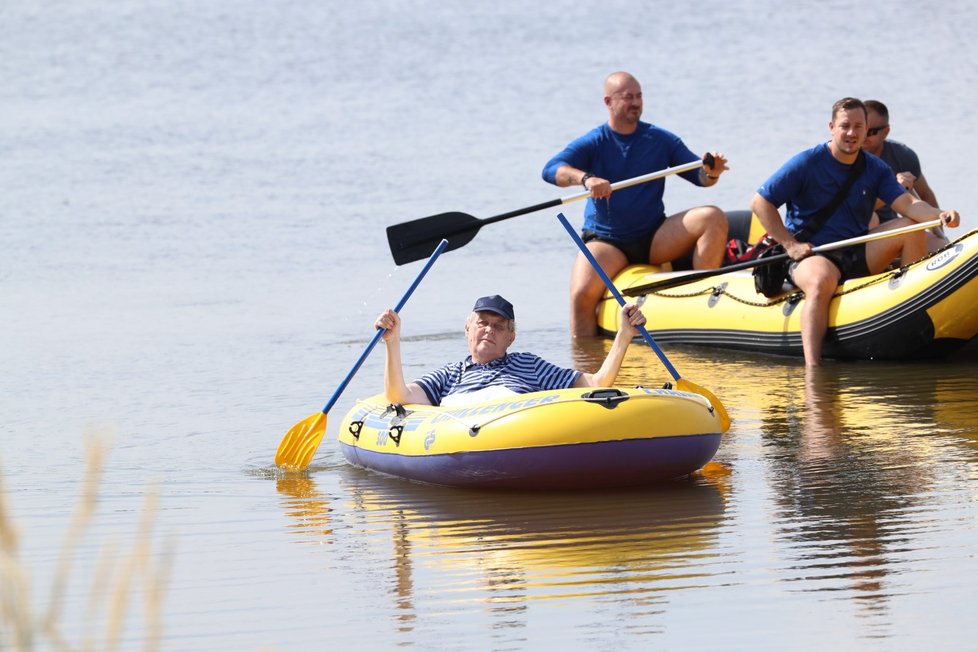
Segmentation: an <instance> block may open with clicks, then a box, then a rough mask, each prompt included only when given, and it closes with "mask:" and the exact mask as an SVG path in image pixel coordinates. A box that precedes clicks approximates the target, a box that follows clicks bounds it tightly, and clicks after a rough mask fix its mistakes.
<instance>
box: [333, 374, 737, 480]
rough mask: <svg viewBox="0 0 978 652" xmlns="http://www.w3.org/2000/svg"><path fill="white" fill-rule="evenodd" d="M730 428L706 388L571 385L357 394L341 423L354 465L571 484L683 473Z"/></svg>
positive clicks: (421, 474) (404, 473) (408, 473)
mask: <svg viewBox="0 0 978 652" xmlns="http://www.w3.org/2000/svg"><path fill="white" fill-rule="evenodd" d="M721 432H722V428H721V425H720V420H719V418H718V417H717V415H716V413H715V411H714V409H713V407H712V406H711V405H710V403H709V401H707V400H706V399H705V398H704V397H703V396H700V395H699V394H691V393H687V392H679V391H674V390H671V389H648V388H645V387H637V388H631V389H625V388H609V389H564V390H556V391H546V392H532V393H529V394H515V395H512V396H506V397H502V398H496V399H492V400H488V401H485V402H483V403H478V404H475V405H469V406H460V407H432V406H426V405H424V406H423V405H389V404H388V402H387V401H386V400H385V399H384V397H383V395H378V396H374V397H372V398H368V399H366V400H360V401H357V403H356V404H355V405H354V406H353V408H352V409H351V410H350V411H349V412H348V413H347V414H346V416H345V417H344V419H343V421H342V423H341V424H340V427H339V443H340V449H341V450H342V452H343V455H344V457H346V459H347V460H348V461H349V462H350V463H351V464H353V465H355V466H360V467H364V468H368V469H373V470H375V471H380V472H382V473H387V474H390V475H395V476H400V477H403V478H408V479H411V480H418V481H422V482H428V483H433V484H440V485H449V486H471V487H505V488H514V489H561V488H563V489H568V488H598V487H625V486H638V485H644V484H650V483H654V482H661V481H665V480H671V479H674V478H679V477H682V476H685V475H688V474H690V473H692V472H693V471H695V470H697V469H699V468H700V467H702V466H703V465H704V464H706V463H707V462H708V461H710V459H711V458H712V457H713V455H714V454H715V453H716V451H717V449H718V448H719V446H720V434H721Z"/></svg>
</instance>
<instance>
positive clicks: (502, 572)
mask: <svg viewBox="0 0 978 652" xmlns="http://www.w3.org/2000/svg"><path fill="white" fill-rule="evenodd" d="M278 486H279V491H280V492H282V493H283V494H286V495H288V496H289V498H290V500H289V501H287V502H286V503H284V504H283V507H284V510H285V512H286V514H287V515H288V516H289V518H290V525H289V527H290V530H292V531H293V532H301V533H302V534H303V536H301V537H298V538H296V539H295V540H296V541H298V542H313V543H315V542H318V541H319V540H320V539H324V540H329V539H330V536H329V535H330V534H331V532H332V529H331V528H330V527H328V522H329V515H330V513H331V512H332V509H331V507H330V502H333V503H335V504H338V503H342V504H343V505H342V507H337V508H336V511H337V512H340V513H341V514H340V516H339V518H341V519H344V520H346V521H349V523H347V527H352V531H348V532H347V536H349V537H353V538H354V539H358V540H360V541H361V542H363V541H365V540H367V539H371V538H375V537H376V536H377V531H378V529H383V530H385V534H384V535H383V536H385V537H386V538H387V539H388V540H389V541H390V542H391V545H390V549H391V550H392V551H393V564H392V566H391V567H390V568H391V571H390V576H389V577H388V578H387V582H386V583H387V584H388V585H389V586H390V587H391V594H392V597H393V600H394V602H395V607H396V609H398V610H399V611H401V612H403V613H402V616H401V618H402V621H403V622H408V621H409V620H411V619H412V618H413V615H412V614H413V611H414V609H415V607H414V604H415V602H416V599H417V596H415V592H416V591H418V592H421V593H424V594H431V593H434V594H436V595H437V596H438V601H439V602H440V603H443V604H442V608H444V609H449V610H453V611H454V610H461V611H467V610H471V609H476V610H482V609H485V608H486V607H485V606H484V605H486V604H488V605H490V607H488V609H489V610H490V611H491V612H493V613H496V614H504V615H505V617H504V620H505V619H507V618H516V619H519V614H520V613H522V612H523V611H524V610H525V609H526V606H527V603H529V602H531V601H540V600H543V601H548V600H559V601H565V600H586V599H597V600H600V601H607V600H611V601H613V602H627V603H628V605H631V606H630V607H629V609H634V608H639V605H644V606H643V607H641V608H643V609H645V608H647V607H648V606H649V605H661V604H662V603H665V602H667V601H668V595H669V593H670V592H672V591H681V590H687V589H691V588H697V587H704V586H708V585H711V584H713V583H714V582H715V580H713V579H711V578H712V576H714V575H715V574H716V573H717V570H716V568H715V565H716V563H715V560H714V559H713V558H714V557H716V555H717V552H716V551H715V550H713V549H712V548H713V547H714V546H715V544H716V538H717V533H718V529H719V528H720V526H721V525H722V523H723V520H724V504H725V498H724V495H725V494H726V493H727V492H728V490H729V489H728V487H727V486H726V485H725V484H723V481H719V480H707V479H704V478H702V477H700V478H697V479H693V480H689V481H684V482H679V483H674V484H669V485H666V486H663V487H658V488H655V489H652V490H634V491H614V492H589V493H583V492H582V493H574V492H571V493H564V492H562V493H539V492H533V493H524V492H493V491H465V490H459V489H452V488H443V487H435V486H428V485H421V484H416V483H411V482H406V481H401V480H398V479H394V478H387V477H385V476H381V475H379V474H374V473H370V472H364V471H360V470H356V469H349V472H348V473H345V474H343V482H342V483H341V486H342V489H343V496H342V497H341V498H337V499H335V500H333V501H327V499H326V498H325V496H323V495H322V493H321V492H319V491H317V490H316V489H315V484H314V482H313V480H311V479H308V478H303V479H301V480H297V481H295V482H294V483H293V482H291V481H287V480H280V481H279V485H278ZM351 524H352V526H351ZM312 533H315V535H316V536H313V537H310V536H308V535H310V534H312ZM364 545H370V546H374V545H376V541H373V542H372V543H370V544H364ZM418 568H422V569H423V572H422V577H425V578H428V579H427V581H426V583H425V585H424V586H423V587H421V588H418V580H417V579H416V578H415V574H416V569H418ZM432 573H434V574H435V575H434V578H432V577H431V574H432ZM428 599H430V597H429V598H428ZM480 605H483V606H480Z"/></svg>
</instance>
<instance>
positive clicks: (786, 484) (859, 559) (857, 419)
mask: <svg viewBox="0 0 978 652" xmlns="http://www.w3.org/2000/svg"><path fill="white" fill-rule="evenodd" d="M900 369H901V368H900V367H889V368H886V367H873V366H870V365H854V366H851V367H849V366H847V367H840V366H834V365H829V366H825V367H819V368H816V369H811V370H806V371H802V372H800V375H802V376H803V378H797V379H796V380H802V381H803V383H804V393H803V394H802V395H801V396H800V397H799V400H789V401H787V402H784V403H782V402H780V401H777V402H772V403H770V404H769V406H768V408H767V410H766V411H765V414H764V417H763V422H764V428H763V433H764V434H763V437H764V440H765V444H766V446H767V448H768V452H767V457H768V459H769V460H770V464H771V474H770V480H771V483H772V485H773V487H774V495H775V496H776V501H777V511H778V513H777V515H776V517H777V524H778V532H779V535H780V537H782V538H783V539H784V540H785V545H786V546H787V551H788V554H789V557H790V560H789V562H788V566H787V568H784V569H783V570H782V573H783V575H784V580H785V581H787V582H791V583H795V584H796V585H797V586H796V587H795V588H794V589H792V590H796V591H806V592H839V591H846V592H847V593H846V594H847V595H849V596H851V598H852V599H853V600H854V601H855V602H856V604H857V605H858V607H859V611H860V612H862V613H863V615H867V616H869V615H872V616H874V617H875V618H876V619H877V620H876V621H875V622H876V624H878V625H880V626H883V625H887V626H888V625H889V624H890V616H889V614H888V613H887V612H888V610H889V604H890V602H891V600H892V598H893V596H894V595H897V594H899V593H901V592H902V591H905V590H906V589H907V587H906V586H905V585H904V580H901V579H900V575H901V573H904V572H907V571H909V570H911V569H912V568H913V565H914V563H915V562H916V561H917V560H918V558H917V555H918V554H920V553H919V547H920V544H919V543H918V542H915V540H916V539H917V538H918V535H919V534H921V533H922V532H923V531H925V529H927V528H933V527H935V526H934V525H933V523H928V521H929V520H930V518H931V517H930V516H928V515H927V512H928V510H933V509H935V508H934V506H933V504H932V503H930V495H931V494H932V493H933V492H935V491H940V489H939V487H937V486H936V485H938V484H943V482H944V480H943V479H941V478H940V476H942V475H944V474H945V468H944V466H943V464H942V463H941V457H942V455H941V447H942V446H944V445H946V444H947V443H948V442H947V441H942V440H941V439H939V438H938V437H937V435H938V433H939V432H940V431H941V430H944V428H943V427H941V425H940V424H941V420H940V418H939V417H938V414H937V410H936V409H935V408H936V407H937V406H939V405H941V403H958V404H961V405H963V404H964V403H968V404H969V405H971V404H973V401H972V400H971V399H969V400H967V401H965V394H963V393H962V392H969V393H968V394H967V396H970V397H973V396H975V393H974V392H975V389H976V387H975V379H974V377H973V376H972V377H971V378H970V381H969V379H968V374H965V375H964V376H963V377H959V378H957V379H956V380H954V381H953V382H950V383H949V382H948V381H947V379H942V377H941V374H928V373H926V372H927V369H926V368H923V367H911V366H906V367H903V368H902V369H903V370H905V371H906V376H902V375H901V374H899V373H897V374H893V373H887V374H886V378H887V379H888V380H889V381H890V382H889V384H888V387H887V388H885V389H883V390H882V391H881V390H880V383H879V375H880V373H879V372H881V371H890V372H892V371H895V370H900ZM922 372H923V373H922ZM950 387H953V388H954V390H953V391H949V388H950ZM938 394H941V395H942V397H941V399H939V398H938ZM970 413H971V414H972V415H973V414H974V408H973V406H972V407H970ZM958 414H960V412H958ZM974 431H975V428H974V423H973V424H972V426H971V429H970V436H971V437H973V436H974ZM930 534H933V532H930ZM915 549H918V552H917V554H914V553H913V551H914V550H915Z"/></svg>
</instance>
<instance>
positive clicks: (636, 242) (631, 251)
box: [581, 229, 655, 265]
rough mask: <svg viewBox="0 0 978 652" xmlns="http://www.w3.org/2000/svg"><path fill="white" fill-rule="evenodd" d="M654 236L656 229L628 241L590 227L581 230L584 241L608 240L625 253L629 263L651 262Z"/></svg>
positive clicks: (645, 263) (607, 241)
mask: <svg viewBox="0 0 978 652" xmlns="http://www.w3.org/2000/svg"><path fill="white" fill-rule="evenodd" d="M654 237H655V231H652V232H650V233H649V234H648V235H646V236H643V237H641V238H634V239H632V240H628V241H627V242H626V241H623V240H613V239H611V238H606V237H604V236H603V235H598V234H597V233H595V232H594V231H589V230H588V229H584V230H583V231H581V239H582V240H584V242H591V241H592V240H596V241H597V242H606V243H608V244H610V245H611V246H613V247H615V248H616V249H618V250H619V251H621V252H622V253H623V254H625V258H627V259H628V264H629V265H648V264H649V252H650V251H651V249H652V238H654Z"/></svg>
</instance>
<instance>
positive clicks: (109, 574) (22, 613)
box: [0, 434, 173, 652]
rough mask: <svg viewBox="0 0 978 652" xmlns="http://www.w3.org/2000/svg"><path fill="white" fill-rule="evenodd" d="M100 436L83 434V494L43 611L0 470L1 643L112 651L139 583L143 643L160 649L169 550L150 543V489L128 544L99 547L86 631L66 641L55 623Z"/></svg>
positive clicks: (24, 649)
mask: <svg viewBox="0 0 978 652" xmlns="http://www.w3.org/2000/svg"><path fill="white" fill-rule="evenodd" d="M106 440H107V437H104V436H96V435H92V434H89V435H88V436H86V471H85V479H84V483H83V486H82V495H81V497H80V498H79V500H78V502H77V504H76V505H75V510H74V512H73V514H72V517H71V521H70V523H69V524H68V529H67V531H66V533H65V537H64V541H63V542H62V545H61V551H60V554H59V556H58V559H57V566H56V568H55V572H54V578H53V581H52V585H51V591H50V596H49V597H48V600H47V604H46V608H44V609H43V613H41V612H40V611H41V610H38V611H35V609H34V607H33V600H32V597H31V582H30V572H29V569H28V568H27V566H26V565H25V563H24V562H23V561H22V560H21V559H20V556H19V548H18V533H17V528H16V527H15V524H14V522H13V519H12V517H11V515H10V513H9V512H8V509H7V505H6V501H5V496H6V493H5V491H4V487H3V475H2V472H0V624H2V627H0V649H4V650H7V649H10V650H16V651H18V652H28V651H30V650H34V649H35V646H37V645H40V644H42V643H43V644H45V646H46V647H47V646H49V647H51V648H53V649H56V650H118V649H120V647H121V645H122V635H123V629H124V625H125V624H126V622H127V618H129V614H130V611H131V609H132V603H133V602H134V601H135V600H136V599H138V598H137V593H139V592H140V591H139V590H140V589H141V590H142V591H141V595H142V600H143V622H142V628H141V630H140V632H141V635H140V639H141V643H142V649H144V650H156V649H158V648H159V643H160V639H161V634H162V631H161V623H160V611H161V607H162V600H163V596H164V594H165V592H166V587H167V583H168V581H169V575H170V562H171V560H172V557H173V555H172V549H171V548H172V546H171V545H170V544H164V546H163V549H162V551H161V552H159V553H158V554H156V555H154V551H153V549H152V545H151V544H152V534H153V525H154V523H155V521H156V516H157V511H158V504H159V495H158V493H157V492H156V491H155V490H153V491H149V492H147V495H146V499H145V503H144V505H143V507H142V509H141V512H140V515H139V523H138V525H137V529H136V536H135V541H134V543H133V544H132V548H131V550H129V551H128V552H127V553H123V554H120V553H119V551H118V550H117V549H116V547H115V546H114V545H113V544H108V545H105V546H103V547H102V548H101V551H100V554H99V558H98V562H97V564H96V566H95V572H94V577H92V578H91V581H90V588H89V591H88V599H87V600H86V601H85V602H84V604H85V605H86V606H85V615H84V622H85V631H84V632H83V633H82V634H80V635H79V638H80V640H72V641H69V640H68V639H67V637H66V635H65V634H64V633H63V631H62V627H61V625H60V623H62V622H63V619H64V616H65V613H64V611H65V610H64V605H65V602H66V598H68V597H69V591H70V590H71V586H72V585H73V583H72V580H73V574H74V573H73V567H74V564H75V561H76V559H77V557H78V550H79V548H80V545H81V544H82V542H83V540H84V538H85V534H86V531H87V530H88V529H89V526H90V525H91V524H92V523H93V521H94V518H95V513H96V507H97V504H98V492H99V482H100V478H101V474H102V470H103V468H104V463H105V455H106V452H107V449H108V446H107V444H106V443H105V442H106ZM154 557H156V559H155V560H154ZM129 647H131V645H130V646H129Z"/></svg>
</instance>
